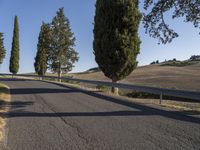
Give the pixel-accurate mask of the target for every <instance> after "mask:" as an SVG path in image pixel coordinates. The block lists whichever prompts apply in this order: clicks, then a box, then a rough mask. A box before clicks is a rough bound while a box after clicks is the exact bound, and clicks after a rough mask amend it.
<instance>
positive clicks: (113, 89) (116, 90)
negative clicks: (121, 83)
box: [111, 80, 119, 95]
mask: <svg viewBox="0 0 200 150" xmlns="http://www.w3.org/2000/svg"><path fill="white" fill-rule="evenodd" d="M112 83H118V81H116V80H112ZM111 92H112V93H113V94H115V95H119V89H118V88H116V87H112V89H111Z"/></svg>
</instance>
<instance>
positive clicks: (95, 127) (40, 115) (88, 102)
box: [0, 79, 200, 150]
mask: <svg viewBox="0 0 200 150" xmlns="http://www.w3.org/2000/svg"><path fill="white" fill-rule="evenodd" d="M0 82H1V83H4V84H6V85H8V86H9V87H10V91H11V96H12V100H11V102H10V104H7V107H9V108H10V111H9V113H8V114H1V115H4V116H5V117H7V118H8V134H7V137H6V139H7V140H5V142H6V143H5V144H6V148H5V149H6V150H144V149H148V150H151V149H152V150H155V149H163V150H172V149H176V150H179V149H181V150H182V149H185V150H193V149H195V150H199V149H200V118H198V117H194V116H186V115H184V114H182V113H179V112H175V111H169V110H163V109H159V108H155V107H154V108H153V107H151V106H147V105H140V104H135V103H129V102H125V101H124V100H121V99H117V98H111V97H107V96H103V95H99V94H97V93H92V92H85V91H81V90H78V89H75V88H71V87H66V86H59V85H56V84H53V83H47V82H40V81H31V80H17V79H0Z"/></svg>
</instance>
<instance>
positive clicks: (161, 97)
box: [159, 92, 163, 104]
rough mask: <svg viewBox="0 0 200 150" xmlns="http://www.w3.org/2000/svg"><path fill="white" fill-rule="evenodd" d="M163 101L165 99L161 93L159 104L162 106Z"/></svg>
mask: <svg viewBox="0 0 200 150" xmlns="http://www.w3.org/2000/svg"><path fill="white" fill-rule="evenodd" d="M162 99H163V93H162V92H161V93H160V100H159V104H161V103H162Z"/></svg>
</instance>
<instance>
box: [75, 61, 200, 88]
mask: <svg viewBox="0 0 200 150" xmlns="http://www.w3.org/2000/svg"><path fill="white" fill-rule="evenodd" d="M71 75H73V77H74V78H79V79H90V80H105V81H107V80H109V79H108V78H106V77H105V76H104V74H103V73H102V72H100V71H98V72H90V73H88V72H85V73H75V74H71ZM120 82H121V83H128V84H135V85H146V86H153V87H162V88H173V89H182V90H191V91H200V62H199V63H197V64H193V65H188V66H182V67H180V66H179V67H178V66H167V65H163V64H155V65H148V66H142V67H138V68H137V69H135V70H134V71H133V72H132V73H131V74H130V75H129V76H128V77H127V78H126V79H124V80H122V81H120Z"/></svg>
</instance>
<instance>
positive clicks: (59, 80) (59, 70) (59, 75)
mask: <svg viewBox="0 0 200 150" xmlns="http://www.w3.org/2000/svg"><path fill="white" fill-rule="evenodd" d="M61 75H62V70H61V64H60V63H59V69H58V82H61Z"/></svg>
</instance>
